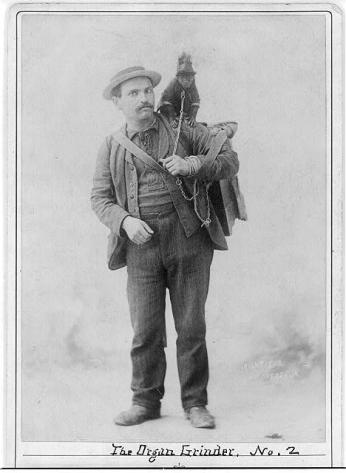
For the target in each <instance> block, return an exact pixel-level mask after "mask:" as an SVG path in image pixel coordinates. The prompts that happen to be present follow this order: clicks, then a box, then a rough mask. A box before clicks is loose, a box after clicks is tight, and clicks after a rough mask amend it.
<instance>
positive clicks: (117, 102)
mask: <svg viewBox="0 0 346 473" xmlns="http://www.w3.org/2000/svg"><path fill="white" fill-rule="evenodd" d="M112 102H113V103H114V105H115V106H116V107H117V108H118V109H119V110H121V107H120V101H119V97H117V96H116V95H113V97H112Z"/></svg>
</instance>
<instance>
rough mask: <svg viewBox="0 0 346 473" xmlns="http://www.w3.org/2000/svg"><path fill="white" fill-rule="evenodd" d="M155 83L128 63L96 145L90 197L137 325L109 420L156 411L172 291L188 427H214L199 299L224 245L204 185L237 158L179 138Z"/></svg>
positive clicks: (187, 130)
mask: <svg viewBox="0 0 346 473" xmlns="http://www.w3.org/2000/svg"><path fill="white" fill-rule="evenodd" d="M160 79H161V76H160V74H158V73H157V72H154V71H148V70H146V69H144V68H143V67H137V66H136V67H131V68H128V69H125V70H122V71H120V72H119V73H118V74H117V75H115V76H114V77H113V78H112V79H111V82H110V84H109V85H108V86H107V88H106V89H105V91H104V98H106V99H109V100H112V101H113V102H114V104H115V106H116V107H117V108H118V109H119V110H121V111H122V112H123V114H124V116H125V120H126V124H125V125H124V126H123V127H122V129H121V130H120V131H118V132H116V133H113V134H112V135H110V136H109V137H107V138H106V140H105V142H104V144H103V146H102V147H101V150H100V152H99V155H98V160H97V165H96V171H95V176H94V186H93V189H92V195H91V202H92V208H93V210H94V211H95V213H96V214H97V216H98V217H99V219H100V220H101V222H103V223H104V224H105V225H107V226H108V228H109V229H110V230H111V234H110V239H109V263H108V264H109V267H110V269H117V268H119V267H122V266H125V264H126V265H127V272H128V284H127V294H128V300H129V307H130V315H131V323H132V327H133V331H134V337H133V343H132V350H131V359H132V368H133V372H132V383H131V388H132V391H133V400H132V406H131V408H130V409H129V410H127V411H124V412H122V413H120V415H119V416H118V417H117V418H116V419H115V422H116V424H119V425H135V424H139V423H141V422H144V421H146V420H149V419H155V418H158V417H160V407H161V399H162V397H163V395H164V378H165V372H166V359H165V351H164V348H165V295H166V288H168V290H169V294H170V299H171V305H172V311H173V317H174V323H175V328H176V331H177V364H178V372H179V379H180V386H181V401H182V405H183V408H184V411H185V415H186V417H187V418H188V419H190V422H191V424H192V425H193V426H194V427H199V428H213V427H214V426H215V421H214V418H213V416H212V415H211V414H210V413H209V411H208V410H207V408H206V405H207V402H208V399H207V383H208V357H207V348H206V342H205V302H206V298H207V293H208V286H209V274H210V265H211V262H212V258H213V251H214V249H220V250H225V249H227V243H226V241H225V237H224V233H223V230H222V227H221V224H220V222H219V219H218V218H217V216H216V213H215V210H214V208H213V205H212V203H211V202H210V200H209V198H208V195H207V187H206V185H205V184H204V182H212V181H218V180H220V179H226V178H231V177H232V176H234V175H235V174H236V173H237V171H238V167H239V163H238V159H237V155H236V153H235V152H233V151H232V149H231V146H230V143H229V141H228V140H225V141H224V143H223V144H222V146H220V147H219V149H218V150H217V152H216V154H215V153H214V154H215V155H214V156H211V154H210V153H211V151H212V149H213V137H212V136H211V135H210V133H209V132H208V130H207V128H205V127H203V126H201V125H198V124H197V125H196V126H194V127H189V126H188V125H186V124H183V125H182V128H181V132H180V135H179V141H178V140H177V132H175V131H173V130H172V128H171V127H170V125H169V122H168V121H167V120H166V119H165V118H164V117H162V116H161V115H160V114H159V113H155V112H154V105H155V98H154V90H153V89H154V87H156V85H157V84H158V83H159V82H160ZM174 149H176V151H175V153H173V151H174ZM208 152H209V154H208ZM177 178H179V179H177Z"/></svg>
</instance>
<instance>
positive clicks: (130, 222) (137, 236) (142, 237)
mask: <svg viewBox="0 0 346 473" xmlns="http://www.w3.org/2000/svg"><path fill="white" fill-rule="evenodd" d="M122 228H123V229H124V231H125V232H126V234H127V236H128V237H129V239H130V240H131V241H132V242H133V243H135V244H136V245H143V243H146V242H147V241H149V240H150V238H151V237H152V236H153V234H154V231H153V230H152V229H151V228H150V227H149V225H148V224H147V223H145V222H143V220H140V219H139V218H135V217H131V216H130V215H128V216H127V217H125V218H124V220H123V223H122Z"/></svg>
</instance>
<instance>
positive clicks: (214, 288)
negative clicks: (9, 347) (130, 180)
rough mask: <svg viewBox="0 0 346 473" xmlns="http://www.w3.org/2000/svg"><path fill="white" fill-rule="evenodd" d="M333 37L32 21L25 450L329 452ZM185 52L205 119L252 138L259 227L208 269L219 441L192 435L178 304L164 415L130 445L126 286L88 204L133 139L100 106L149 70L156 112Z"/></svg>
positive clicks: (249, 27) (253, 27)
mask: <svg viewBox="0 0 346 473" xmlns="http://www.w3.org/2000/svg"><path fill="white" fill-rule="evenodd" d="M324 29H325V22H324V18H323V17H322V16H314V15H304V16H299V15H275V16H274V15H271V16H270V15H265V14H261V15H259V14H258V15H243V16H239V15H238V16H237V15H232V16H217V15H205V16H204V15H198V16H188V15H178V16H169V15H159V16H153V15H151V16H150V15H141V16H129V15H124V16H111V15H107V16H96V15H65V16H62V15H24V16H23V17H22V36H21V54H22V62H21V67H22V71H21V79H22V89H21V93H22V99H21V120H22V134H21V157H22V162H21V163H22V164H21V165H22V174H21V179H22V200H21V206H22V239H21V245H22V259H21V262H22V267H21V270H22V272H21V275H22V292H21V296H22V305H21V330H22V342H21V349H22V387H21V388H22V389H21V395H22V438H23V440H30V441H37V440H42V441H48V440H59V441H63V440H65V441H71V440H73V441H78V440H88V441H114V439H115V438H117V439H118V441H119V440H123V441H125V440H128V441H137V440H146V441H160V440H162V441H163V440H167V441H178V442H180V441H196V442H198V441H213V440H217V441H222V442H227V441H229V442H236V441H239V442H240V441H248V442H250V441H254V442H255V441H264V440H266V439H267V440H268V439H269V437H270V436H272V435H273V434H274V438H275V437H277V436H279V437H278V440H279V441H280V440H285V441H289V440H292V441H296V442H298V441H304V442H316V441H323V440H324V438H325V417H324V416H325V399H324V397H325V370H324V367H325V319H326V313H325V310H326V307H325V264H326V261H325V244H326V239H325V226H326V164H325V160H326V133H325V127H326V119H325V113H326V109H325V100H326V95H325V31H324ZM183 50H187V51H189V52H191V53H192V57H193V64H194V67H195V69H196V70H197V76H196V82H197V86H198V89H199V92H200V96H201V108H200V111H199V115H198V118H199V119H200V120H205V121H221V120H225V119H226V120H227V119H228V120H234V121H237V122H238V123H239V130H238V133H237V135H236V137H235V138H234V140H233V145H234V148H235V149H236V150H237V151H238V153H239V158H240V162H241V169H240V174H239V176H240V183H241V188H242V191H243V193H244V195H245V198H246V203H247V208H248V214H249V221H248V222H247V223H239V222H238V223H237V224H236V226H235V228H234V233H233V236H232V237H231V238H230V239H229V246H230V250H229V251H228V252H216V253H215V258H214V262H213V266H212V277H211V286H210V293H209V298H208V303H207V323H208V346H209V355H210V368H211V379H210V389H209V398H210V399H209V401H210V409H211V410H212V412H213V413H214V414H215V415H216V418H217V423H218V428H217V429H216V430H215V431H212V432H210V431H208V432H205V431H199V430H196V429H192V428H191V427H190V426H189V424H188V423H187V422H186V421H185V420H184V419H183V416H182V411H181V407H180V399H179V386H178V378H177V370H176V364H175V334H174V328H173V324H172V315H171V310H170V306H169V303H168V308H167V326H168V349H167V357H168V372H167V382H166V388H167V392H166V396H165V400H164V404H163V414H164V417H163V418H162V419H161V420H158V421H152V422H148V423H146V424H143V425H141V426H137V427H133V428H130V429H121V428H120V427H116V426H115V425H114V424H113V422H112V418H113V417H114V415H115V414H116V413H117V412H118V411H119V410H121V409H124V408H127V407H128V405H129V404H130V399H131V393H130V389H129V384H130V375H131V366H130V358H129V349H130V343H131V327H130V321H129V313H128V307H127V301H126V290H125V288H126V270H125V269H122V270H120V271H116V272H110V271H109V270H108V269H107V267H106V239H107V235H108V230H107V228H106V227H103V226H102V225H101V224H100V223H99V222H98V220H97V219H96V217H95V215H94V214H93V213H92V212H91V210H90V204H89V195H90V189H91V185H92V175H93V171H94V166H95V158H96V153H97V150H98V148H99V146H100V145H101V142H102V140H103V138H104V137H105V136H106V135H107V134H109V133H111V132H112V131H113V130H115V129H116V128H117V127H118V126H119V125H120V124H121V123H122V116H121V115H120V114H119V113H118V112H117V111H116V110H115V108H114V106H113V105H112V104H111V103H110V102H106V101H104V100H103V99H102V91H103V88H104V87H105V85H106V84H107V83H108V81H109V79H110V77H111V76H112V75H114V74H115V73H116V72H117V71H118V70H120V69H122V68H124V67H128V66H131V65H136V64H139V65H145V66H146V67H149V68H152V69H154V70H158V71H159V72H160V73H161V74H162V82H161V84H160V85H159V86H158V87H157V88H156V89H155V92H156V98H157V100H158V98H159V96H160V94H161V92H162V91H163V88H164V87H165V85H166V84H167V83H168V81H169V80H170V79H171V78H172V77H173V76H174V74H175V68H176V60H177V57H178V55H179V54H180V53H181V51H183ZM276 434H277V435H276ZM268 436H269V437H268ZM280 437H281V438H280Z"/></svg>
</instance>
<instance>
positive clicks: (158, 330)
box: [127, 205, 213, 409]
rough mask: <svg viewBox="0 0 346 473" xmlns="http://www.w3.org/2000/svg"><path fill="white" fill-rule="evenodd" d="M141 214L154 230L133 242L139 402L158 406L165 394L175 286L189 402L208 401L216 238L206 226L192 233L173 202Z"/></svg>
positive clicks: (130, 261)
mask: <svg viewBox="0 0 346 473" xmlns="http://www.w3.org/2000/svg"><path fill="white" fill-rule="evenodd" d="M141 218H142V219H143V220H145V221H146V222H147V223H148V224H149V225H150V227H151V228H152V229H153V230H154V232H155V233H154V235H153V237H152V238H151V240H150V241H149V242H147V243H145V244H144V245H140V246H138V245H135V244H134V243H132V242H129V244H128V250H127V271H128V284H127V293H128V299H129V305H130V313H131V322H132V326H133V330H134V338H133V343H132V350H131V358H132V368H133V373H132V384H131V388H132V390H133V393H134V394H133V404H138V405H141V406H145V407H150V408H156V407H159V406H160V400H161V398H162V396H163V394H164V378H165V373H166V358H165V351H164V347H165V297H166V288H168V289H169V294H170V299H171V304H172V311H173V317H174V323H175V328H176V332H177V363H178V372H179V379H180V386H181V399H182V404H183V407H184V408H185V409H186V408H189V407H192V406H200V405H206V404H207V401H208V399H207V383H208V355H207V348H206V342H205V332H206V327H205V302H206V299H207V294H208V287H209V274H210V264H211V261H212V258H213V248H212V243H211V240H210V238H209V235H208V233H207V231H206V230H205V229H204V228H201V229H200V230H198V231H197V232H196V233H195V234H193V235H192V236H191V237H190V238H186V236H185V234H184V231H183V228H182V226H181V224H180V221H179V218H178V215H177V213H176V212H175V210H174V208H172V206H170V205H169V206H165V207H164V208H163V207H162V208H161V213H159V214H158V213H156V214H155V213H149V214H145V215H143V213H141Z"/></svg>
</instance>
